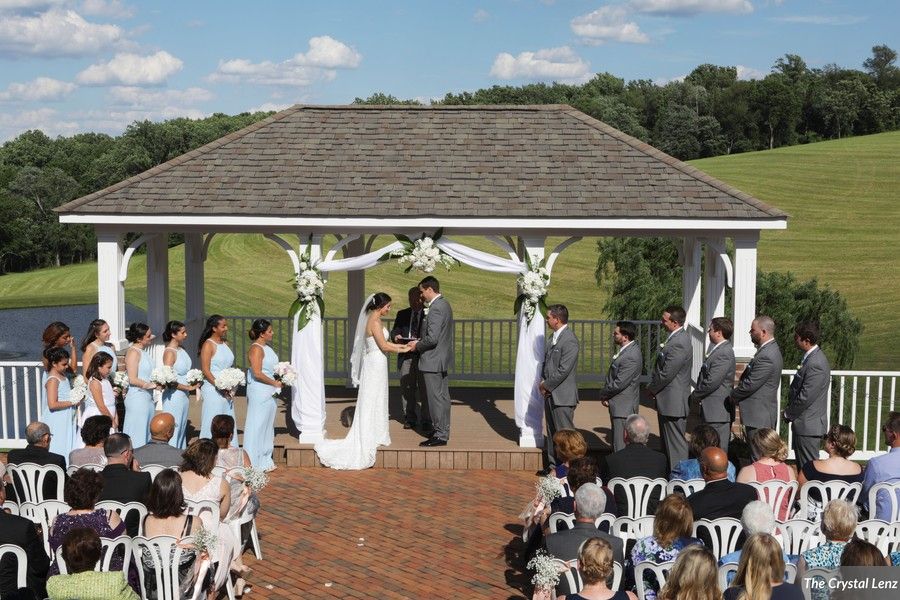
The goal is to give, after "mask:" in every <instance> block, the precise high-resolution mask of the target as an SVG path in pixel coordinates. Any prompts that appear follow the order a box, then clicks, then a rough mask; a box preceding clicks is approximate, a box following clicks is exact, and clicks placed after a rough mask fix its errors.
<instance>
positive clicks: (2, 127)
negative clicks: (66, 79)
mask: <svg viewBox="0 0 900 600" xmlns="http://www.w3.org/2000/svg"><path fill="white" fill-rule="evenodd" d="M29 129H40V130H41V131H43V132H44V133H46V134H47V135H49V136H50V137H56V136H58V135H70V134H72V133H75V132H76V131H79V130H80V129H79V124H78V123H77V122H76V121H72V120H68V119H62V118H60V117H59V113H58V112H57V111H56V110H54V109H52V108H39V109H36V110H23V111H20V112H18V113H4V112H0V142H3V141H7V140H11V139H13V138H15V137H16V136H17V135H19V134H21V133H23V132H25V131H28V130H29Z"/></svg>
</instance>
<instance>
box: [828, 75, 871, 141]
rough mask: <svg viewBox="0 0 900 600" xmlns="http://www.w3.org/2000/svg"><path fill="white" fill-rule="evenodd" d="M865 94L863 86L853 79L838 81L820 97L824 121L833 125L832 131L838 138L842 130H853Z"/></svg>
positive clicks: (848, 131)
mask: <svg viewBox="0 0 900 600" xmlns="http://www.w3.org/2000/svg"><path fill="white" fill-rule="evenodd" d="M865 96H866V89H865V87H864V86H863V85H862V84H861V83H859V82H858V81H853V80H844V81H840V82H838V84H837V85H836V86H834V87H832V88H830V89H828V90H826V91H825V93H824V95H823V97H822V110H823V113H824V114H825V118H826V123H829V124H831V125H833V127H834V129H833V131H834V132H835V133H836V134H837V137H838V139H841V133H842V132H844V133H852V132H853V124H854V122H855V121H856V118H857V116H858V115H859V109H860V106H861V104H862V98H864V97H865Z"/></svg>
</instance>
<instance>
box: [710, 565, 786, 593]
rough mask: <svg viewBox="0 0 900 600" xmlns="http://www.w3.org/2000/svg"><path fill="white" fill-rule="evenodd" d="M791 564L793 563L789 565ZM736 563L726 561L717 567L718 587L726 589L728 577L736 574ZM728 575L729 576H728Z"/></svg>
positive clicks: (732, 577)
mask: <svg viewBox="0 0 900 600" xmlns="http://www.w3.org/2000/svg"><path fill="white" fill-rule="evenodd" d="M791 566H793V565H791ZM737 570H738V564H737V563H736V562H727V563H725V564H723V565H722V566H721V567H719V577H718V579H719V589H720V590H725V589H728V583H729V579H734V575H736V574H737ZM794 572H795V573H796V571H794ZM729 575H730V576H731V577H729Z"/></svg>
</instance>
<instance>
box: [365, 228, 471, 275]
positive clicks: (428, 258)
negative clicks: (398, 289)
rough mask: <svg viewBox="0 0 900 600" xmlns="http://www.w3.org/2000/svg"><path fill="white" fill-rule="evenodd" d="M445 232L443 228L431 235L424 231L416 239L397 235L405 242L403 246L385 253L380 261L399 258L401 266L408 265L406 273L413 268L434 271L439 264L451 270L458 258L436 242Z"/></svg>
mask: <svg viewBox="0 0 900 600" xmlns="http://www.w3.org/2000/svg"><path fill="white" fill-rule="evenodd" d="M443 232H444V230H443V229H438V230H437V231H436V232H435V233H434V235H433V236H431V237H428V236H427V235H425V234H424V233H423V234H422V237H420V238H419V239H417V240H415V241H413V240H411V239H410V238H409V237H407V236H405V235H395V236H394V237H396V238H397V240H398V241H399V242H400V243H401V244H403V247H402V248H400V249H399V250H394V251H393V252H388V253H386V254H384V255H383V256H382V257H381V258H379V259H378V262H384V261H386V260H389V259H390V258H392V257H393V258H397V259H398V260H397V262H398V263H399V264H400V266H406V269H405V270H404V271H403V272H404V273H409V272H410V271H412V270H413V269H416V270H418V271H422V272H423V273H432V272H434V270H435V269H436V268H437V267H438V265H441V266H443V267H444V268H445V269H447V270H448V271H449V270H450V267H452V266H454V265H456V259H454V258H453V257H452V256H450V255H449V254H447V253H446V252H444V251H443V250H441V249H440V248H438V246H437V244H436V243H435V242H437V240H439V239H440V237H441V235H442V234H443Z"/></svg>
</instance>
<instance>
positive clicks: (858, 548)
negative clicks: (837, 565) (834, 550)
mask: <svg viewBox="0 0 900 600" xmlns="http://www.w3.org/2000/svg"><path fill="white" fill-rule="evenodd" d="M890 564H891V563H890V561H889V560H887V559H886V558H885V557H884V554H882V553H881V550H879V549H878V546H876V545H875V544H870V543H869V542H867V541H866V540H861V539H859V538H858V537H855V538H853V539H852V540H850V541H849V542H847V545H846V546H844V551H843V552H842V553H841V566H842V567H883V566H885V565H890Z"/></svg>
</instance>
